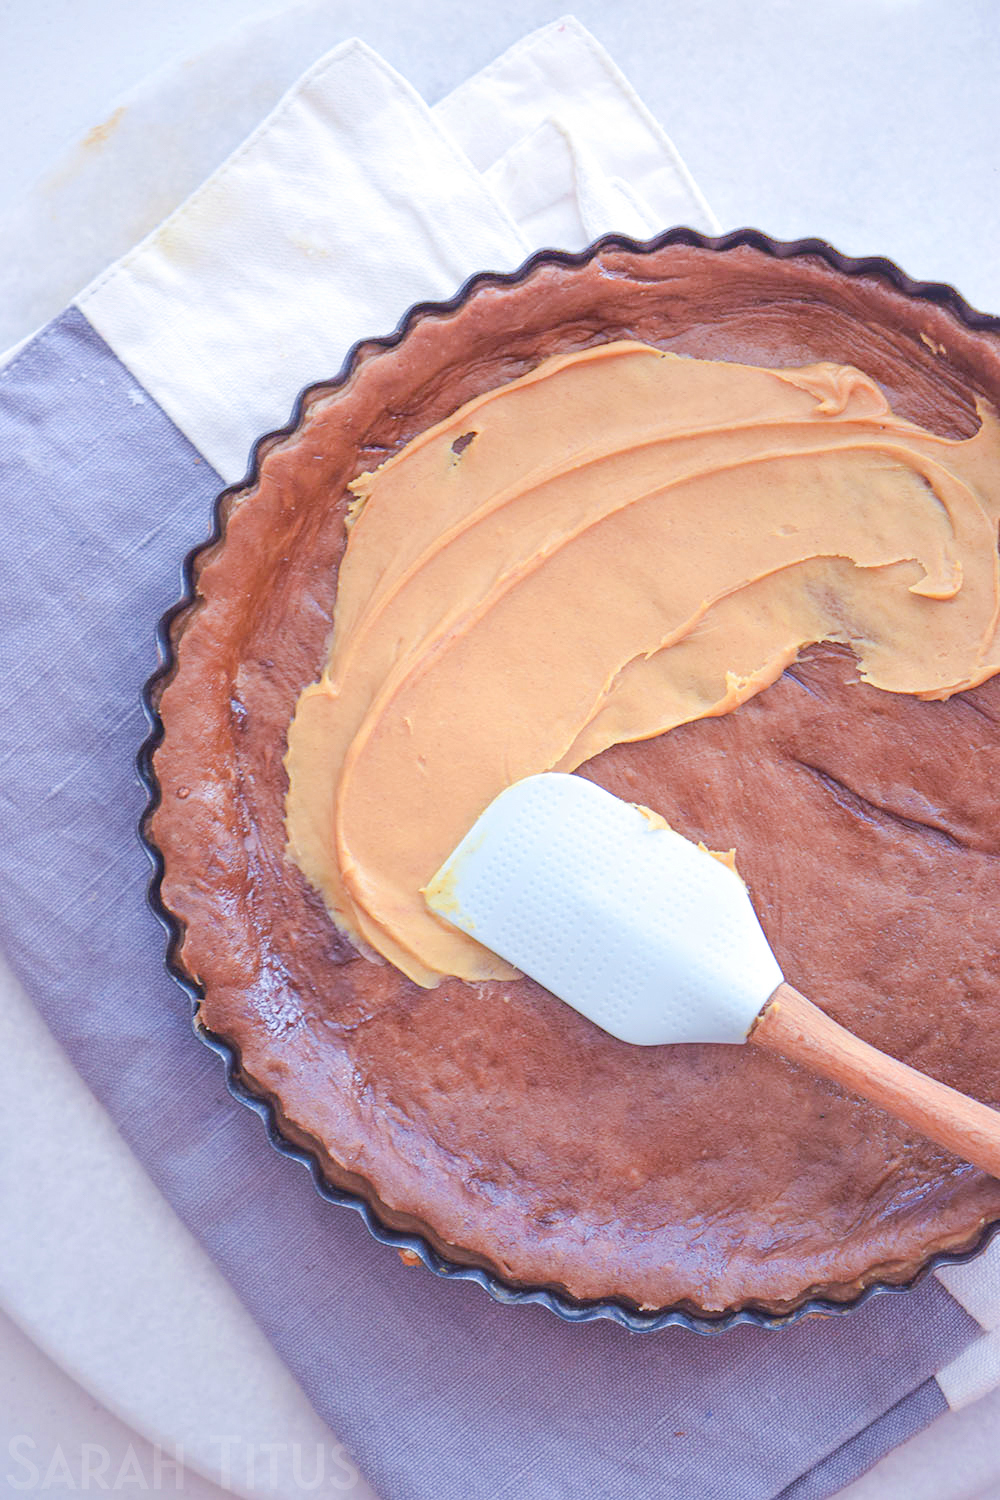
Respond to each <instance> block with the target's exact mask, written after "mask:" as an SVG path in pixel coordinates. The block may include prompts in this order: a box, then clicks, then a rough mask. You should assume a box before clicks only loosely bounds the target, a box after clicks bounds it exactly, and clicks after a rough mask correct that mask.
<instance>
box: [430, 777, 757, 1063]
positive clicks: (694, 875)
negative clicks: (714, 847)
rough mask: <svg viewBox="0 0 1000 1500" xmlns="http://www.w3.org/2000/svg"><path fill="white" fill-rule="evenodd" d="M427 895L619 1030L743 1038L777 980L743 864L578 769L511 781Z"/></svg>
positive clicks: (660, 1038)
mask: <svg viewBox="0 0 1000 1500" xmlns="http://www.w3.org/2000/svg"><path fill="white" fill-rule="evenodd" d="M426 895H427V902H428V905H429V906H430V907H431V909H432V910H433V911H435V912H436V913H437V914H438V915H439V916H441V917H443V918H445V919H446V920H447V921H450V922H452V923H453V924H454V925H455V926H456V927H459V928H461V930H462V931H463V932H467V933H468V934H469V935H470V936H471V937H474V938H475V939H476V940H477V941H478V942H480V943H482V944H483V945H484V946H485V947H487V948H489V949H491V950H492V951H493V952H494V953H498V954H499V955H500V956H501V957H502V958H506V959H507V960H508V961H509V962H510V963H513V964H516V965H517V967H518V968H519V969H523V970H524V972H525V973H526V974H530V975H531V977H532V978H533V979H536V980H537V981H538V982H539V983H540V984H543V985H545V987H546V989H549V990H551V991H552V993H553V994H555V995H558V996H559V998H560V999H562V1000H565V1001H566V1002H567V1003H568V1004H569V1005H571V1006H573V1008H574V1009H575V1010H578V1011H579V1012H580V1013H581V1014H582V1015H585V1016H587V1017H588V1018H589V1019H590V1020H591V1021H593V1022H594V1023H595V1024H596V1025H598V1026H600V1027H602V1029H603V1030H605V1031H608V1032H610V1033H611V1034H612V1035H613V1036H616V1037H619V1038H621V1040H622V1041H626V1042H634V1043H639V1044H644V1045H654V1044H662V1043H665V1042H743V1041H745V1040H746V1035H747V1032H748V1030H749V1029H750V1026H751V1025H752V1024H753V1021H754V1019H755V1018H756V1016H757V1014H758V1013H759V1011H760V1010H761V1008H762V1006H763V1005H764V1004H765V1003H766V1001H767V1000H768V999H769V997H770V996H771V995H772V994H773V993H774V991H775V989H776V988H777V986H778V985H779V984H780V983H781V980H782V973H781V970H780V968H779V967H778V963H777V960H776V959H775V957H774V955H773V953H772V952H771V949H770V947H769V945H768V942H767V939H766V938H765V936H764V934H763V932H762V931H761V927H760V924H759V922H758V921H757V917H756V914H755V912H754V910H753V906H752V905H751V902H750V898H749V896H748V894H747V891H746V888H745V886H744V885H743V882H742V881H741V880H740V878H739V876H738V875H736V874H734V873H733V871H732V870H730V869H729V868H728V867H727V866H726V865H724V864H723V863H722V862H721V861H720V860H717V859H715V858H713V856H712V855H711V854H709V853H708V852H707V851H706V850H704V849H702V848H699V847H698V846H697V845H696V844H692V843H691V842H690V841H689V840H688V839H685V838H683V837H682V836H681V835H680V834H678V833H674V832H673V830H672V829H670V828H668V827H666V826H664V825H663V824H662V821H661V820H659V819H657V818H656V817H655V815H653V816H651V815H650V814H648V813H647V812H645V811H644V810H642V809H640V808H637V807H635V806H633V805H631V804H630V803H627V802H622V801H621V800H620V799H619V798H617V797H614V796H612V795H611V793H610V792H606V791H604V790H603V789H602V788H601V787H599V786H595V785H594V783H593V782H590V781H586V780H584V779H583V778H582V777H579V776H571V775H565V774H563V773H560V772H546V773H543V774H541V775H538V776H529V777H527V778H525V780H523V781H519V782H517V783H515V785H514V786H511V787H508V789H507V790H506V791H504V792H502V793H501V794H500V796H499V797H497V798H496V799H495V800H494V801H493V802H492V803H491V804H490V806H489V807H488V808H487V809H486V811H485V812H484V813H483V814H482V816H481V817H480V818H479V819H477V821H476V823H475V824H474V825H473V827H472V828H471V829H470V831H469V833H468V834H467V835H466V836H465V838H464V839H463V840H462V842H461V843H460V844H459V845H458V847H457V848H456V849H455V850H454V852H453V853H452V855H451V856H450V858H449V859H448V860H446V862H445V863H444V865H442V867H441V869H440V870H439V871H438V873H437V875H436V876H435V877H434V879H433V880H432V881H431V883H430V885H429V886H428V888H427V893H426Z"/></svg>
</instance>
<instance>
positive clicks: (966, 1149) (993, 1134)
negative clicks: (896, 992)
mask: <svg viewBox="0 0 1000 1500" xmlns="http://www.w3.org/2000/svg"><path fill="white" fill-rule="evenodd" d="M748 1041H751V1042H753V1043H754V1044H755V1045H756V1046H758V1047H767V1048H769V1049H770V1051H772V1052H780V1053H781V1055H782V1057H787V1058H790V1059H791V1060H792V1061H793V1062H798V1063H802V1064H803V1065H804V1066H805V1067H807V1068H810V1069H811V1070H812V1071H813V1072H814V1073H821V1074H822V1075H823V1076H824V1077H825V1078H832V1079H833V1081H834V1082H835V1083H839V1084H842V1085H843V1087H844V1088H846V1089H850V1090H851V1091H852V1092H853V1093H855V1094H863V1095H864V1097H865V1098H866V1099H870V1100H871V1101H872V1103H873V1104H877V1105H879V1106H880V1108H882V1109H884V1110H887V1111H888V1112H889V1113H890V1114H893V1115H895V1116H896V1117H897V1119H900V1120H905V1121H906V1123H907V1125H912V1126H913V1127H914V1129H915V1130H919V1131H920V1133H921V1134H922V1135H926V1136H927V1137H928V1138H929V1139H930V1140H932V1141H936V1142H937V1144H938V1145H939V1146H946V1147H947V1149H948V1150H949V1151H954V1153H955V1155H956V1156H960V1157H962V1159H963V1160H964V1161H970V1162H972V1163H973V1165H974V1166H977V1167H981V1168H982V1169H983V1171H984V1172H989V1173H990V1175H991V1176H992V1177H1000V1110H996V1109H990V1107H989V1106H988V1105H986V1104H980V1103H979V1102H978V1100H976V1099H970V1098H969V1097H968V1095H966V1094H960V1093H959V1092H958V1090H957V1089H953V1088H949V1087H948V1085H947V1084H946V1083H938V1082H937V1080H936V1079H934V1078H928V1077H927V1075H926V1074H925V1073H919V1072H918V1071H917V1069H916V1068H911V1067H908V1066H907V1064H906V1063H903V1062H900V1061H899V1060H898V1058H895V1057H888V1056H887V1055H886V1054H885V1053H884V1052H880V1051H879V1050H878V1048H877V1047H872V1046H870V1045H869V1044H868V1042H863V1041H861V1039H860V1037H856V1036H854V1035H853V1034H852V1033H851V1032H850V1031H847V1030H845V1028H844V1027H843V1026H841V1025H839V1024H838V1023H837V1022H836V1021H834V1020H832V1019H831V1018H830V1017H829V1016H828V1015H826V1014H825V1013H824V1012H823V1011H821V1010H820V1009H819V1007H818V1006H816V1005H813V1003H812V1001H811V1000H807V999H806V997H805V996H804V995H800V994H799V992H798V990H796V989H793V988H792V986H791V985H790V984H779V986H778V988H777V989H776V990H775V992H774V994H773V995H772V996H771V998H770V1000H769V1001H768V1002H767V1004H766V1005H765V1007H764V1009H763V1010H762V1011H761V1013H760V1015H759V1016H758V1018H757V1020H756V1021H755V1022H754V1024H753V1026H752V1028H751V1030H750V1035H749V1037H748Z"/></svg>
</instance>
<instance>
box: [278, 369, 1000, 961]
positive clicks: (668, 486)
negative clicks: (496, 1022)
mask: <svg viewBox="0 0 1000 1500" xmlns="http://www.w3.org/2000/svg"><path fill="white" fill-rule="evenodd" d="M980 422H981V425H980V429H979V431H978V433H977V434H976V435H975V436H974V437H973V438H970V439H967V440H965V441H957V440H952V439H948V438H942V437H937V436H935V435H934V434H932V433H930V432H927V431H924V430H923V429H922V428H920V427H917V426H915V425H914V424H912V423H910V422H907V421H904V420H903V419H902V418H900V417H898V416H896V415H895V414H894V413H893V412H892V411H891V410H890V408H889V406H888V403H887V401H886V399H885V397H884V396H883V394H882V393H881V391H880V390H879V388H878V387H877V386H876V385H875V384H874V382H873V381H872V380H870V379H869V378H868V377H867V376H866V375H864V374H862V373H861V372H860V371H858V370H855V369H851V368H849V367H843V366H837V365H828V364H818V365H810V366H807V367H804V368H801V369H784V370H769V369H761V368H757V367H751V366H746V365H737V364H725V363H718V362H714V361H708V360H697V359H687V358H681V357H678V356H675V355H670V354H665V353H663V352H662V351H660V350H657V349H653V348H650V347H648V346H647V345H644V344H636V343H631V342H620V343H612V344H605V345H601V346H599V347H596V348H593V349H588V350H585V351H583V352H581V353H577V354H570V355H560V356H557V357H556V358H553V359H549V360H547V361H546V362H545V363H543V364H542V365H540V366H539V367H538V368H537V369H535V370H534V371H532V372H531V374H529V375H526V376H524V377H523V378H522V379H520V380H516V381H514V382H513V383H512V384H510V385H506V386H503V387H501V388H500V389H498V390H494V391H490V392H488V393H487V394H486V395H483V396H480V397H478V398H477V399H476V400H473V401H470V402H469V403H468V404H467V405H466V406H464V407H462V408H461V410H460V411H458V412H456V413H455V415H454V416H452V417H450V418H449V419H448V420H447V421H445V422H442V423H440V424H439V425H437V426H436V427H433V428H431V429H430V430H428V431H427V432H425V433H423V434H422V435H420V436H419V437H417V438H415V439H414V440H413V441H412V442H411V443H409V444H408V445H407V447H406V448H404V449H403V450H402V451H401V452H400V453H398V454H397V455H396V456H395V457H394V458H392V459H390V460H389V461H388V462H387V463H385V464H383V465H382V466H381V467H380V468H379V469H376V470H375V471H374V473H370V474H365V475H362V476H361V478H360V479H359V480H357V481H356V483H355V484H354V485H353V486H352V490H353V492H354V494H355V497H356V499H355V503H354V506H353V507H352V514H351V517H350V520H349V527H350V530H349V539H348V544H347V548H346V552H345V555H344V559H343V562H342V564H341V568H340V574H339V580H338V590H337V605H336V614H335V620H334V630H333V637H332V641H331V645H330V651H329V658H328V660H327V663H326V666H325V668H324V670H323V673H322V676H321V677H320V679H319V681H318V682H316V683H315V684H313V685H312V686H310V687H308V688H306V689H305V691H304V692H303V693H302V695H301V697H300V698H299V701H298V705H297V708H296V712H295V717H294V720H293V722H292V724H291V727H290V731H289V736H288V754H287V757H286V762H285V764H286V768H287V771H288V778H289V790H288V797H287V803H286V826H287V833H288V852H289V854H290V856H291V858H292V859H293V860H294V861H295V863H296V864H297V865H298V866H299V867H300V869H301V870H302V871H303V873H304V874H305V876H306V878H307V879H308V880H309V881H310V883H311V884H312V885H313V886H314V887H315V889H316V890H317V891H319V892H320V893H321V894H322V896H323V899H324V901H325V902H326V905H327V908H328V910H329V911H330V913H331V915H332V917H333V919H334V921H335V922H336V923H337V924H338V926H340V927H341V928H342V929H344V930H345V931H346V932H347V933H348V934H349V935H351V936H352V937H353V938H354V939H355V941H357V942H359V944H360V945H362V946H363V947H367V948H369V949H373V950H375V951H376V952H377V953H380V954H382V955H384V956H385V957H386V958H388V959H389V960H390V961H391V962H392V963H394V964H396V965H397V966H398V967H399V968H400V969H401V970H403V972H404V973H406V974H408V975H409V976H410V977H411V978H412V979H414V980H416V981H417V982H418V983H419V984H422V985H434V984H436V983H437V982H438V981H439V980H440V979H441V978H442V977H443V976H444V975H448V974H452V975H457V976H458V977H460V978H462V979H466V980H481V979H493V978H508V977H510V975H511V974H512V972H513V971H512V970H511V969H510V968H509V966H508V965H506V964H504V963H503V962H502V961H501V960H499V959H497V958H496V957H495V956H494V955H493V954H491V953H489V952H487V950H486V949H484V948H483V947H481V946H480V945H479V944H477V943H475V942H474V941H473V940H472V939H470V938H468V937H466V936H464V935H463V934H461V933H459V932H457V931H456V930H455V929H453V928H451V927H449V926H448V925H447V924H445V923H443V922H441V921H439V919H438V918H436V917H434V916H433V915H432V914H431V913H430V912H429V911H428V909H427V907H426V905H425V903H424V899H423V895H422V890H423V888H424V887H425V886H426V884H427V883H428V881H429V880H430V878H431V876H432V875H433V874H434V872H435V871H436V870H437V868H438V866H439V865H440V864H441V863H442V861H443V860H444V859H445V857H446V856H447V855H448V854H449V853H450V851H451V850H452V848H453V847H454V846H455V845H456V844H457V843H458V841H459V839H460V838H461V837H462V835H463V834H464V833H466V831H467V830H468V828H469V827H470V826H471V824H472V823H473V822H474V821H475V819H476V818H477V817H478V816H479V814H480V813H481V812H482V811H483V809H484V808H485V807H486V806H487V805H488V804H489V803H490V802H491V801H492V800H493V798H494V797H495V796H496V795H497V794H498V793H499V792H500V791H502V790H503V788H504V787H506V786H508V785H510V784H511V783H512V782H514V781H517V780H519V779H520V778H521V777H523V776H528V775H530V774H532V773H533V772H537V771H543V770H550V769H556V770H563V771H570V770H573V769H574V768H575V767H577V766H579V765H580V764H581V763H582V762H584V761H585V760H588V759H589V758H590V757H591V756H593V755H596V754H598V753H599V752H600V751H602V750H604V749H606V748H607V747H608V746H610V745H612V744H615V743H618V742H623V741H630V740H638V739H646V738H649V737H650V736H652V735H657V734H662V733H664V732H665V731H667V730H670V729H672V728H674V727H675V726H677V725H678V724H683V723H685V722H687V721H689V720H692V719H697V718H701V717H703V716H706V715H712V714H722V713H728V712H729V711H730V710H731V709H734V708H736V707H737V706H738V705H739V704H740V703H742V702H744V701H745V700H746V699H747V698H749V697H751V696H752V695H753V694H755V693H757V692H759V691H760V690H761V689H762V688H764V687H766V686H767V685H768V684H769V683H771V682H773V681H774V680H775V679H776V678H777V677H778V676H779V675H780V673H781V672H782V671H783V670H784V668H785V667H786V666H787V665H789V663H791V662H792V661H794V660H795V658H796V656H797V654H798V653H799V652H800V651H801V650H802V649H803V647H804V646H806V645H808V644H811V643H813V642H818V641H834V642H840V643H842V644H845V645H848V646H850V647H851V648H852V649H853V650H854V652H855V653H856V655H857V659H858V663H859V670H860V672H861V675H862V676H863V677H864V679H865V680H866V681H868V682H870V683H872V684H873V685H875V686H876V687H879V688H882V689H885V690H886V691H888V692H897V693H913V694H916V695H918V696H920V697H926V698H945V697H948V696H949V695H950V694H952V693H955V692H958V691H960V690H961V689H963V688H967V687H971V686H974V685H975V684H977V683H979V682H982V681H983V680H984V679H985V678H986V677H989V676H991V675H992V674H993V673H994V672H996V671H997V670H998V669H1000V644H998V639H997V624H998V610H1000V578H998V558H997V546H996V538H997V521H998V515H1000V422H998V419H997V417H996V415H995V414H994V413H993V412H992V410H989V409H987V408H985V407H983V408H981V410H980Z"/></svg>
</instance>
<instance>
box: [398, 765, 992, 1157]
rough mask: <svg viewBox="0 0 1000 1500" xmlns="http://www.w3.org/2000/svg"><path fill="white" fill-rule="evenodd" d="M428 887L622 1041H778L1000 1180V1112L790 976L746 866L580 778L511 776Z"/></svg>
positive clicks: (466, 926)
mask: <svg viewBox="0 0 1000 1500" xmlns="http://www.w3.org/2000/svg"><path fill="white" fill-rule="evenodd" d="M426 899H427V903H428V905H429V906H430V908H431V910H432V911H434V912H435V913H437V915H438V916H440V917H443V918H444V919H445V920H446V921H449V922H451V923H452V924H453V925H454V926H456V927H458V928H460V929H461V930H462V931H463V932H466V933H468V934H469V935H470V936H471V937H473V938H475V939H476V940H477V942H480V943H482V944H483V945H484V946H485V947H487V948H489V949H491V950H492V951H493V952H494V953H497V954H499V955H500V957H501V958H505V959H507V960H508V962H510V963H512V964H514V965H516V967H517V968H519V969H522V970H523V971H524V972H525V973H526V974H530V975H531V977H532V978H533V979H536V980H538V982H539V983H540V984H543V985H544V986H545V987H546V989H548V990H551V992H552V993H553V994H554V995H557V996H558V997H559V998H560V999H561V1000H565V1001H566V1003H567V1004H568V1005H571V1006H572V1007H573V1009H574V1010H577V1011H579V1012H580V1014H581V1015H583V1016H586V1017H587V1018H588V1019H589V1020H591V1021H593V1022H594V1023H595V1024H596V1025H597V1026H600V1027H601V1028H602V1029H603V1030H604V1031H607V1032H610V1033H611V1035H612V1036H615V1037H618V1038H620V1040H622V1041H625V1042H632V1043H636V1044H638V1045H642V1046H655V1045H661V1044H663V1043H667V1042H746V1041H749V1042H752V1043H753V1044H754V1045H755V1046H758V1047H767V1048H769V1049H770V1050H771V1051H773V1052H779V1053H781V1054H782V1055H783V1056H784V1057H787V1058H791V1059H792V1060H793V1061H794V1062H798V1063H802V1064H804V1065H805V1066H806V1067H808V1068H811V1069H812V1070H813V1071H814V1072H816V1073H821V1074H823V1075H824V1076H825V1077H827V1078H832V1079H833V1080H834V1081H835V1082H837V1083H839V1084H842V1085H843V1086H844V1087H845V1088H847V1089H850V1090H853V1091H854V1092H855V1093H858V1094H863V1095H864V1096H865V1098H867V1099H870V1100H871V1101H872V1102H873V1103H875V1104H878V1105H880V1106H881V1107H882V1108H883V1109H885V1110H888V1111H889V1112H890V1113H891V1114H894V1115H896V1116H897V1117H898V1118H899V1119H901V1120H905V1121H906V1123H907V1124H908V1125H912V1126H913V1127H914V1128H915V1129H917V1130H919V1131H920V1132H921V1133H922V1134H924V1135H926V1136H928V1137H929V1138H930V1139H931V1140H933V1141H936V1142H937V1143H938V1144H939V1145H942V1146H946V1147H947V1148H948V1149H949V1150H950V1151H954V1152H955V1153H956V1155H958V1156H961V1157H963V1158H964V1159H965V1160H966V1161H970V1162H973V1163H974V1164H975V1165H976V1166H978V1167H982V1168H983V1170H984V1171H986V1172H989V1173H991V1175H993V1176H996V1177H1000V1111H998V1110H994V1109H990V1108H989V1107H988V1106H987V1105H985V1104H980V1103H979V1102H977V1101H976V1100H975V1099H970V1098H968V1097H967V1096H966V1095H965V1094H960V1093H959V1092H958V1091H957V1090H956V1089H953V1088H949V1087H948V1085H947V1084H943V1083H938V1082H936V1081H935V1080H934V1079H932V1078H928V1077H927V1076H926V1075H925V1074H923V1073H919V1072H917V1070H916V1069H915V1068H910V1067H908V1066H907V1065H906V1064H905V1063H902V1062H899V1061H898V1060H897V1059H896V1058H893V1057H889V1056H887V1055H886V1054H885V1053H884V1052H880V1051H879V1050H878V1049H877V1048H876V1047H872V1046H870V1045H869V1044H868V1043H867V1042H863V1041H861V1040H860V1038H858V1037H856V1036H854V1035H853V1034H852V1033H851V1032H849V1031H847V1030H845V1028H844V1027H843V1026H840V1025H839V1024H838V1023H837V1022H836V1021H833V1020H831V1018H830V1017H829V1016H827V1015H825V1014H824V1013H823V1011H821V1010H820V1009H818V1008H817V1007H816V1006H815V1005H813V1004H812V1002H811V1001H809V1000H807V999H806V998H805V996H804V995H800V994H799V992H798V991H797V990H795V989H793V988H792V986H791V985H789V984H786V983H785V980H784V977H783V975H782V972H781V969H780V968H779V966H778V962H777V959H776V958H775V957H774V954H773V953H772V952H771V949H770V946H769V944H768V941H767V939H766V937H765V936H764V933H763V931H762V929H761V926H760V923H759V922H758V920H757V915H756V913H755V911H754V909H753V906H752V904H751V902H750V897H749V895H748V893H747V890H746V887H745V886H744V884H743V882H742V880H741V879H740V878H739V876H738V875H736V874H734V873H733V871H732V870H730V869H729V868H728V867H727V866H726V865H724V864H723V863H722V862H721V861H720V860H718V859H716V858H714V857H713V856H712V855H711V854H709V853H708V851H707V850H705V849H702V848H700V847H699V846H697V845H696V844H692V843H691V842H690V841H689V840H688V839H685V838H683V837H682V836H681V835H680V834H678V833H674V832H673V830H671V829H670V828H667V827H666V826H665V825H664V824H663V823H662V821H661V820H659V819H657V818H656V817H655V816H651V815H650V814H648V813H647V812H645V811H644V810H643V809H641V808H638V807H634V806H632V805H631V804H630V803H627V802H622V801H620V800H619V798H617V797H614V796H612V795H611V793H610V792H606V791H604V790H603V788H601V787H599V786H595V785H594V783H593V782H591V781H586V780H584V778H583V777H580V776H569V775H564V774H562V773H559V772H547V773H545V774H543V775H540V776H529V777H527V778H526V779H525V780H523V781H519V782H517V783H515V785H514V786H511V787H508V788H507V790H506V791H504V792H502V793H501V794H500V796H499V797H497V798H496V799H495V800H494V801H493V802H492V803H491V804H490V806H489V807H488V808H487V809H486V811H485V812H484V813H483V814H482V816H481V817H480V818H479V819H478V820H477V821H476V823H475V824H474V825H473V827H472V828H471V829H470V831H469V832H468V833H467V834H466V836H465V838H464V839H463V840H462V842H461V843H460V844H459V845H458V847H457V848H456V849H455V850H454V852H453V853H452V854H451V855H450V857H449V858H448V859H447V860H446V861H445V863H444V864H443V865H442V867H441V869H440V870H439V871H438V873H437V875H435V877H434V879H433V880H432V881H431V883H430V885H429V886H428V887H427V891H426Z"/></svg>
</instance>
